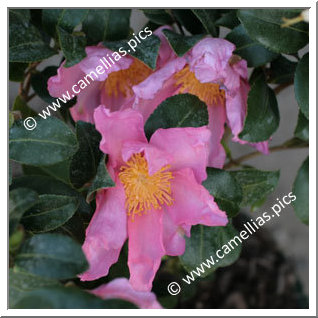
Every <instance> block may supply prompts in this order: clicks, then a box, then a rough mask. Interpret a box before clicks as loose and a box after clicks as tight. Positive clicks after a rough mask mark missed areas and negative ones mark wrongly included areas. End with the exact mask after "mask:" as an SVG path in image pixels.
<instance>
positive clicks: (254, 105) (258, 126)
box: [239, 76, 280, 142]
mask: <svg viewBox="0 0 318 318" xmlns="http://www.w3.org/2000/svg"><path fill="white" fill-rule="evenodd" d="M279 119H280V117H279V110H278V105H277V100H276V96H275V93H274V92H273V90H272V89H271V88H270V87H269V86H268V85H267V84H266V81H265V77H264V76H261V77H259V78H258V79H257V80H256V81H255V82H254V84H253V85H252V88H251V90H250V92H249V94H248V99H247V116H246V118H245V122H244V128H243V131H241V133H240V134H239V137H240V138H241V139H242V140H246V141H249V142H259V141H265V140H268V139H269V138H270V137H271V136H272V135H273V133H274V132H275V131H276V130H277V128H278V125H279Z"/></svg>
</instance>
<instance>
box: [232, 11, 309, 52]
mask: <svg viewBox="0 0 318 318" xmlns="http://www.w3.org/2000/svg"><path fill="white" fill-rule="evenodd" d="M300 12H301V9H300V10H298V9H287V10H285V9H276V8H275V9H242V10H238V18H239V19H240V21H241V22H242V24H243V26H244V28H245V30H246V32H247V34H248V35H249V36H250V37H251V38H252V39H253V40H256V41H258V42H259V43H261V44H262V45H264V46H265V47H266V48H268V49H270V50H272V51H274V52H277V53H287V54H289V53H295V52H297V51H298V50H300V49H301V48H302V47H304V46H305V45H306V44H307V43H308V24H307V23H304V22H301V23H297V24H294V25H292V26H289V27H285V28H282V27H281V26H282V24H283V23H284V21H283V18H294V17H295V16H297V15H299V14H300Z"/></svg>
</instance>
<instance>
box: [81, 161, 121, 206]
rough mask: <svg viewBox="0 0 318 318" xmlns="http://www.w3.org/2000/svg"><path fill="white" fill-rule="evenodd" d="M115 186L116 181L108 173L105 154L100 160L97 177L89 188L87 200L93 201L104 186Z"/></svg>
mask: <svg viewBox="0 0 318 318" xmlns="http://www.w3.org/2000/svg"><path fill="white" fill-rule="evenodd" d="M114 186H115V183H114V181H113V180H112V178H111V177H110V175H109V174H108V171H107V167H106V164H105V156H103V157H102V158H101V160H100V162H99V165H98V168H97V173H96V176H95V179H94V180H93V182H92V184H91V186H90V187H89V189H88V192H87V196H86V201H87V202H90V201H92V200H93V198H94V194H95V192H96V191H98V190H100V189H103V188H110V187H114Z"/></svg>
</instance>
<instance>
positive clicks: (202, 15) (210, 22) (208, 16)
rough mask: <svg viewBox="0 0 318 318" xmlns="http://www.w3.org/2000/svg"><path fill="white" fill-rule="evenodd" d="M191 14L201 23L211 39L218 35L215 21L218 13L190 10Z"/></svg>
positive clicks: (208, 10) (214, 11)
mask: <svg viewBox="0 0 318 318" xmlns="http://www.w3.org/2000/svg"><path fill="white" fill-rule="evenodd" d="M192 12H193V13H194V14H195V15H196V17H197V18H198V19H199V20H200V21H201V23H202V24H203V26H204V27H205V29H206V32H207V33H209V34H211V35H212V36H213V37H217V36H218V35H219V27H218V26H217V25H216V20H217V19H218V18H219V14H220V12H219V11H218V10H217V9H192Z"/></svg>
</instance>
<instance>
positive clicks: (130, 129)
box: [94, 105, 147, 175]
mask: <svg viewBox="0 0 318 318" xmlns="http://www.w3.org/2000/svg"><path fill="white" fill-rule="evenodd" d="M94 121H95V125H96V129H97V130H98V131H99V132H100V134H101V135H102V140H101V142H100V149H101V151H103V152H104V153H106V154H109V161H108V163H109V165H108V167H109V168H111V169H112V170H113V172H114V171H115V170H116V169H117V168H119V166H121V165H122V164H123V163H124V161H123V159H122V146H123V143H124V142H129V141H132V142H144V143H147V139H146V137H145V134H144V121H143V117H142V115H141V114H140V113H139V112H138V111H136V110H133V109H126V110H123V111H117V112H112V113H111V112H110V111H109V110H108V109H106V108H105V107H104V106H103V105H101V106H99V107H98V108H97V109H96V110H95V112H94ZM113 172H112V175H113Z"/></svg>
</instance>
